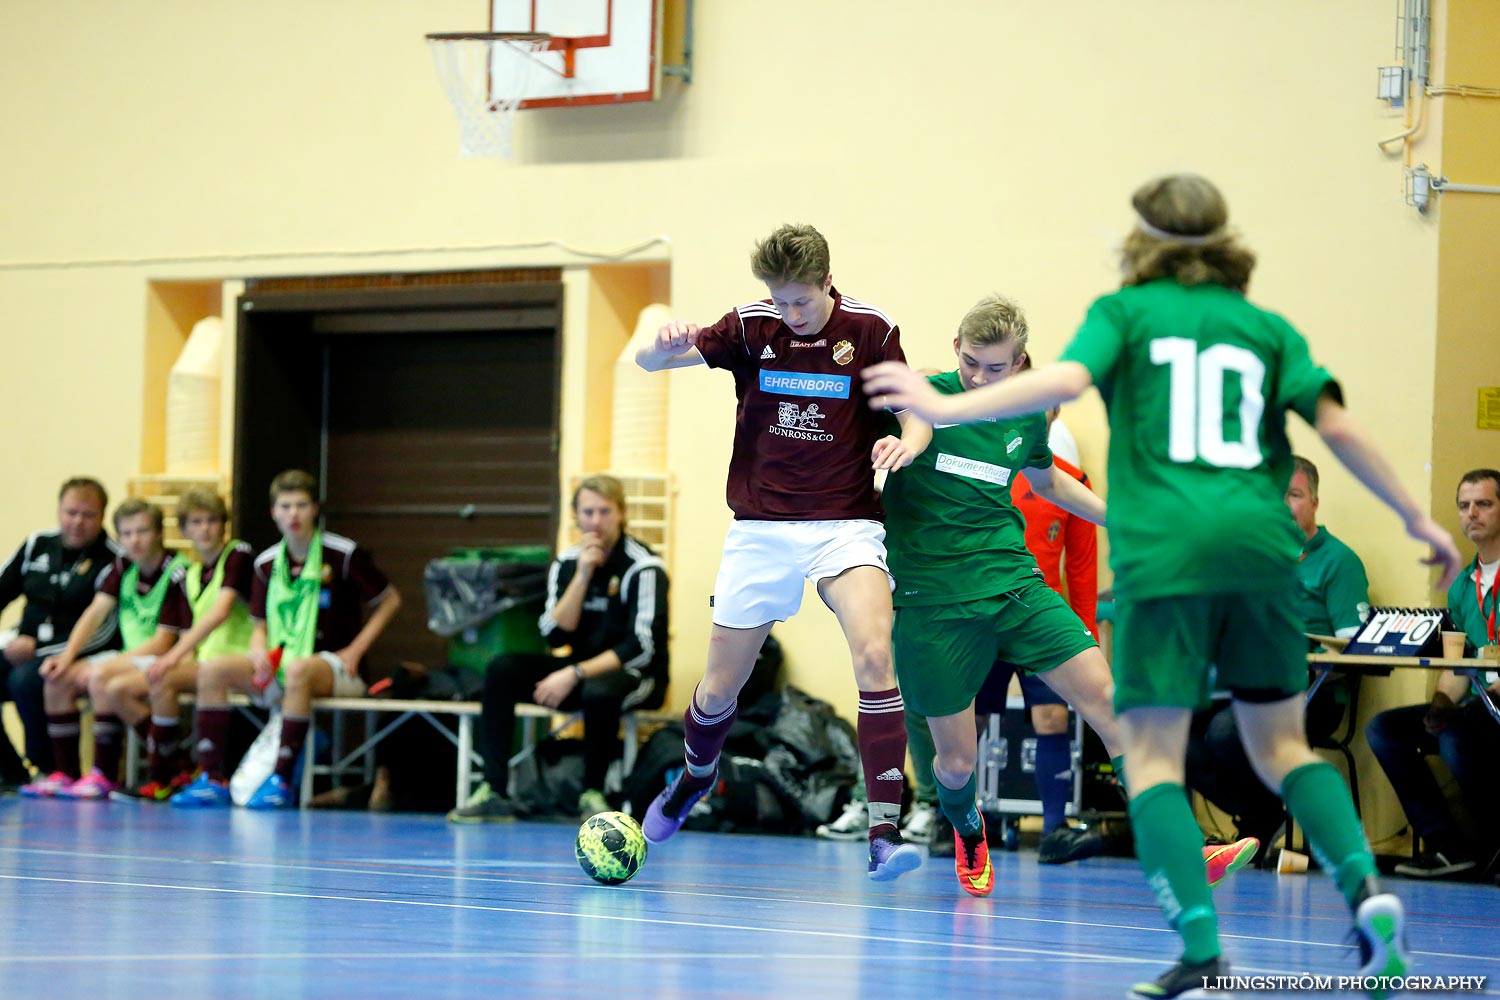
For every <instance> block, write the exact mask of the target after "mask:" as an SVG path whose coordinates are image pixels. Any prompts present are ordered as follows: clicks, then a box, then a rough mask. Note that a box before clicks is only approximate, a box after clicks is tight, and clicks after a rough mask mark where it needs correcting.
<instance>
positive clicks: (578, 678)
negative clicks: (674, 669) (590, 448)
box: [448, 475, 667, 823]
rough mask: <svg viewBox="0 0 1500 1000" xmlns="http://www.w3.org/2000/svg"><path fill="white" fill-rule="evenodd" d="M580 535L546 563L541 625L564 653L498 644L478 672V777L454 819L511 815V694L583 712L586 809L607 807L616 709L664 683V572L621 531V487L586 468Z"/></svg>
mask: <svg viewBox="0 0 1500 1000" xmlns="http://www.w3.org/2000/svg"><path fill="white" fill-rule="evenodd" d="M573 516H574V519H575V520H576V522H577V524H578V530H579V532H580V533H581V534H582V539H581V540H580V541H579V543H578V544H577V545H575V546H573V547H572V548H570V549H568V550H567V551H565V552H563V553H562V554H561V555H559V556H558V557H557V559H556V560H555V561H554V562H553V563H552V568H551V571H550V573H549V574H548V577H547V603H546V607H545V608H544V609H543V611H542V616H541V619H540V620H539V621H538V623H537V624H538V627H539V628H540V629H541V633H542V637H543V638H544V639H546V640H547V643H548V645H550V646H552V647H553V648H554V649H557V648H560V647H562V646H567V647H569V651H568V655H567V656H565V657H557V656H549V655H547V654H545V653H502V654H501V655H499V656H497V657H495V659H494V660H492V661H491V662H490V664H489V667H488V668H487V670H486V672H485V683H484V715H483V720H484V738H483V749H484V777H485V783H484V784H483V785H481V786H480V788H479V790H478V791H476V792H475V793H474V796H473V798H471V799H470V800H469V803H468V804H467V805H465V806H463V807H462V808H460V809H455V810H453V812H451V813H449V814H448V819H449V820H451V821H452V822H455V823H486V822H491V823H493V822H504V821H507V820H510V819H512V818H513V817H514V814H515V813H514V808H513V806H512V804H511V802H510V800H509V799H508V797H507V793H508V790H509V773H508V772H509V767H508V761H509V758H510V751H511V746H512V744H513V741H514V738H515V726H516V711H515V709H516V703H517V702H523V701H529V702H533V703H535V704H537V705H543V706H546V707H547V708H552V709H557V710H560V711H565V712H566V711H577V710H580V709H581V710H582V712H583V760H584V765H583V766H584V792H583V794H582V795H580V796H579V799H578V810H579V812H580V813H581V814H582V816H583V817H584V818H587V817H588V816H592V815H593V814H595V813H598V812H603V811H605V810H606V809H608V808H609V805H608V803H607V802H606V800H605V798H604V793H603V788H604V775H605V772H606V771H608V770H609V765H610V762H611V761H612V760H613V759H614V756H615V746H616V739H615V737H616V733H617V732H618V730H619V726H620V713H621V712H624V711H629V710H633V709H637V708H657V707H659V706H660V705H661V704H662V701H663V699H664V698H665V696H666V687H667V573H666V569H665V567H663V565H662V562H661V560H660V559H659V558H657V556H656V554H655V553H653V552H652V551H651V549H650V548H648V547H647V546H646V545H645V544H643V543H642V542H640V541H638V540H636V539H635V538H632V537H630V535H628V534H626V533H625V488H624V486H622V485H621V483H620V481H619V480H618V479H615V478H614V477H613V476H604V475H598V476H590V477H589V478H587V479H585V480H584V481H583V482H582V483H581V484H579V486H578V489H577V490H575V491H574V493H573Z"/></svg>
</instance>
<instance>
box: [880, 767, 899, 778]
mask: <svg viewBox="0 0 1500 1000" xmlns="http://www.w3.org/2000/svg"><path fill="white" fill-rule="evenodd" d="M875 780H876V781H900V780H901V769H900V768H896V767H892V768H888V769H886V770H884V771H882V772H880V773H879V774H877V775H875Z"/></svg>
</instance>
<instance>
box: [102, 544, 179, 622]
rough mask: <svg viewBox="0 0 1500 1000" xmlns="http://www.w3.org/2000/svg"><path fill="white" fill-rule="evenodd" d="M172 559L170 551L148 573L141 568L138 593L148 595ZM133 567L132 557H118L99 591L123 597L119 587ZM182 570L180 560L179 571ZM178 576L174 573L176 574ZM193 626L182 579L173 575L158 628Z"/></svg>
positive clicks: (136, 576) (162, 607) (143, 595)
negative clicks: (126, 573) (130, 558)
mask: <svg viewBox="0 0 1500 1000" xmlns="http://www.w3.org/2000/svg"><path fill="white" fill-rule="evenodd" d="M171 558H172V553H170V552H168V553H167V554H166V555H164V556H162V560H161V565H159V566H157V567H156V569H155V570H153V571H151V572H150V573H147V572H146V571H145V570H141V571H140V572H139V573H137V574H136V575H135V592H136V593H137V594H138V595H140V596H141V597H145V596H146V595H147V594H149V593H150V592H151V588H152V587H154V586H156V582H157V581H158V580H160V579H161V571H162V570H164V569H166V568H167V561H168V560H169V559H171ZM129 568H130V560H129V559H126V558H125V557H124V556H116V557H115V561H114V562H113V563H112V564H110V567H109V572H108V573H106V574H104V582H103V583H101V584H100V585H99V593H101V594H108V595H109V596H110V597H113V598H114V599H115V600H117V601H118V600H119V599H120V587H121V586H123V585H124V583H125V571H126V570H128V569H129ZM181 569H182V567H181V565H180V561H179V565H178V571H179V572H180V571H181ZM174 577H175V574H174ZM192 625H193V612H192V609H191V608H189V607H188V604H187V595H186V594H184V593H183V592H182V582H181V578H180V577H177V578H174V579H173V580H172V581H171V582H170V583H168V584H167V593H166V596H165V597H163V598H162V602H161V612H160V613H159V614H158V615H157V616H156V627H157V628H159V629H161V628H164V629H168V630H170V631H172V632H185V631H187V630H188V629H189V628H191V627H192Z"/></svg>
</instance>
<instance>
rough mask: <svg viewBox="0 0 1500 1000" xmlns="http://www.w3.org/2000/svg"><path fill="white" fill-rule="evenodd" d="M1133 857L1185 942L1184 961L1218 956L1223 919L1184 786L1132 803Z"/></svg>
mask: <svg viewBox="0 0 1500 1000" xmlns="http://www.w3.org/2000/svg"><path fill="white" fill-rule="evenodd" d="M1130 826H1131V831H1132V832H1133V833H1134V835H1135V854H1136V857H1137V858H1139V859H1140V863H1141V870H1142V871H1143V872H1145V873H1146V884H1147V885H1149V886H1150V887H1151V891H1153V892H1154V893H1156V901H1157V903H1158V905H1160V906H1161V908H1162V912H1163V913H1164V914H1166V917H1167V923H1169V924H1171V926H1172V928H1173V930H1175V931H1177V933H1178V934H1179V935H1180V936H1181V937H1182V961H1184V962H1187V963H1190V964H1192V963H1197V962H1206V961H1208V960H1209V959H1211V958H1214V957H1216V956H1218V954H1219V918H1218V915H1217V914H1215V912H1214V904H1213V897H1212V896H1211V895H1210V893H1209V888H1208V879H1207V877H1206V876H1205V875H1204V874H1203V834H1202V832H1201V831H1200V830H1199V829H1198V821H1197V820H1195V819H1194V818H1193V810H1192V807H1191V806H1189V805H1188V799H1187V792H1186V791H1185V790H1184V789H1183V787H1182V786H1181V785H1176V784H1171V783H1169V782H1163V783H1162V784H1160V785H1153V786H1152V787H1150V788H1148V789H1146V790H1145V791H1144V792H1141V793H1140V794H1139V795H1137V796H1135V797H1134V798H1132V799H1131V800H1130Z"/></svg>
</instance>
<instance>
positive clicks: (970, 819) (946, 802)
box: [933, 771, 983, 837]
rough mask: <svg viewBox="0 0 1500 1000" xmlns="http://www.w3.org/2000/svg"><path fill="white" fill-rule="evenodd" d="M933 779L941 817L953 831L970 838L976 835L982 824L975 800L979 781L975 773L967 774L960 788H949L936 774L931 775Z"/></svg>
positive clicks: (977, 803)
mask: <svg viewBox="0 0 1500 1000" xmlns="http://www.w3.org/2000/svg"><path fill="white" fill-rule="evenodd" d="M933 778H935V779H937V780H935V781H934V782H933V784H934V785H935V786H937V798H938V806H939V807H940V808H941V809H942V810H943V815H944V816H947V817H948V822H950V823H952V824H953V829H954V831H955V832H957V833H959V834H961V835H965V836H970V837H972V836H973V835H974V834H976V833H978V832H979V828H980V827H981V826H982V825H983V823H982V822H981V821H980V819H979V802H978V801H977V799H976V796H977V795H978V792H979V779H978V777H976V776H975V773H974V772H973V771H970V772H969V780H968V782H967V783H965V785H964V787H962V788H949V787H948V786H947V785H945V784H943V781H942V779H941V778H938V777H937V775H936V774H933Z"/></svg>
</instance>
